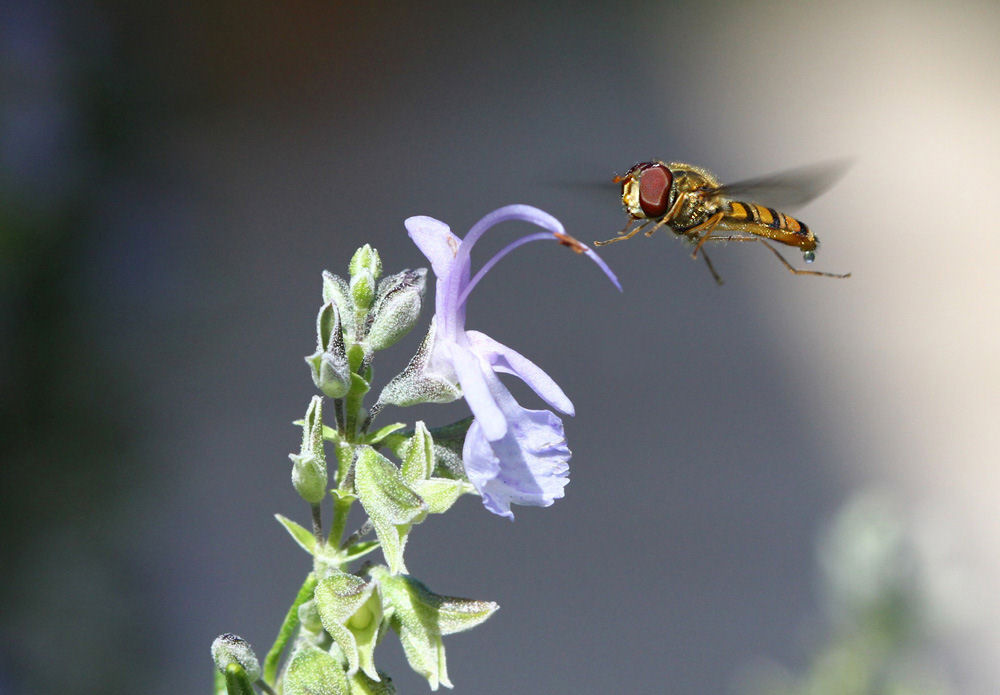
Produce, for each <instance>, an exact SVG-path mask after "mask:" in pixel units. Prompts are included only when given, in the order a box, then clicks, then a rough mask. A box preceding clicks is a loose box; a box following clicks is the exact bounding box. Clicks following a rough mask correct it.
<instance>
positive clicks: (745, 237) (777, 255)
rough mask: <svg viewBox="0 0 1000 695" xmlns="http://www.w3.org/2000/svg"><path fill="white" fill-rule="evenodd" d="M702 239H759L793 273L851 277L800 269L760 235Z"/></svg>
mask: <svg viewBox="0 0 1000 695" xmlns="http://www.w3.org/2000/svg"><path fill="white" fill-rule="evenodd" d="M702 241H703V242H704V241H757V242H760V243H761V244H763V245H764V246H766V247H767V250H768V251H770V252H771V253H773V254H774V257H775V258H777V259H778V260H779V261H781V265H783V266H785V268H786V269H787V270H788V272H790V273H791V274H792V275H816V276H818V277H824V278H837V279H838V280H843V279H844V278H849V277H851V274H850V273H844V274H843V275H839V274H837V273H821V272H820V271H818V270H800V269H799V268H796V267H795V266H793V265H792V264H791V263H789V262H788V261H787V260H785V257H784V256H782V255H781V254H780V253H779V252H778V250H777V249H776V248H774V247H773V246H771V245H770V244H769V243H767V242H766V241H765V240H764V239H761V238H760V237H758V236H742V235H736V234H734V235H731V236H714V237H709V238H702ZM701 255H703V256H704V255H705V252H704V251H702V254H701Z"/></svg>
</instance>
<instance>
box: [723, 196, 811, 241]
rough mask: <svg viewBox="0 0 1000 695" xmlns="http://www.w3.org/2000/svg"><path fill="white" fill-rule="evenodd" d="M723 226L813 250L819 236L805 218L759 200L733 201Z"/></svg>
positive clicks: (730, 202) (730, 203)
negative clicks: (747, 201) (759, 203)
mask: <svg viewBox="0 0 1000 695" xmlns="http://www.w3.org/2000/svg"><path fill="white" fill-rule="evenodd" d="M723 226H726V227H732V228H736V229H741V230H743V231H746V232H749V233H750V234H755V235H757V236H760V237H764V238H766V239H771V240H773V241H777V242H779V243H782V244H788V245H789V246H797V247H798V248H800V249H802V250H803V251H812V250H813V249H815V248H816V236H815V235H814V234H813V233H812V232H811V231H810V230H809V227H808V226H806V223H805V222H801V221H799V220H797V219H795V218H794V217H792V216H791V215H786V214H785V213H783V212H781V211H779V210H775V209H774V208H766V207H764V206H763V205H757V204H756V203H743V202H739V201H736V200H731V201H729V208H728V209H727V210H726V213H725V217H724V218H723Z"/></svg>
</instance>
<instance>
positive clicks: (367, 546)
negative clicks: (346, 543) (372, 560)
mask: <svg viewBox="0 0 1000 695" xmlns="http://www.w3.org/2000/svg"><path fill="white" fill-rule="evenodd" d="M376 548H378V541H364V542H362V543H355V544H354V545H352V546H351V547H350V548H345V549H344V551H343V555H341V557H342V558H343V559H344V562H354V561H355V560H357V559H358V558H362V557H364V556H365V555H367V554H368V553H370V552H372V551H373V550H375V549H376Z"/></svg>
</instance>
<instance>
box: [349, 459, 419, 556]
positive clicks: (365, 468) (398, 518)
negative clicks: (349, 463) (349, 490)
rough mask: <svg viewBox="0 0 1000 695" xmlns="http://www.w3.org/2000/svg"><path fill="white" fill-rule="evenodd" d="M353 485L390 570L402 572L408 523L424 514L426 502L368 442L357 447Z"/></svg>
mask: <svg viewBox="0 0 1000 695" xmlns="http://www.w3.org/2000/svg"><path fill="white" fill-rule="evenodd" d="M354 486H355V488H356V489H357V492H358V497H359V498H360V499H361V504H362V506H363V507H364V508H365V511H366V512H367V513H368V516H369V518H370V519H371V520H372V524H373V525H374V526H375V534H376V535H377V536H378V540H379V543H380V544H381V546H382V554H383V555H384V556H385V561H386V562H387V563H388V564H389V567H390V568H392V571H393V572H405V571H406V566H405V564H404V563H403V548H404V547H405V546H406V536H407V534H408V533H409V531H410V525H411V524H412V523H413V522H414V521H415V520H418V519H420V518H423V516H425V515H426V514H427V505H425V504H424V501H423V500H422V499H420V496H419V495H418V494H416V493H415V492H414V491H413V490H411V489H410V488H409V487H408V486H407V485H406V483H405V481H404V480H403V476H402V474H401V473H400V472H399V469H398V468H396V466H394V465H393V463H392V461H390V460H389V459H387V458H386V457H385V456H382V454H380V453H378V452H377V451H375V450H374V449H372V448H371V447H369V446H363V447H360V450H359V453H358V459H357V462H356V463H355V468H354Z"/></svg>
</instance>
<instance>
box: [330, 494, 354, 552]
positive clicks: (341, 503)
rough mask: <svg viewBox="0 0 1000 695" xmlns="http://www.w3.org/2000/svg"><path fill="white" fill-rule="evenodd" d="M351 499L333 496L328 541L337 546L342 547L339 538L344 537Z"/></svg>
mask: <svg viewBox="0 0 1000 695" xmlns="http://www.w3.org/2000/svg"><path fill="white" fill-rule="evenodd" d="M351 504H353V503H352V502H351V500H345V499H341V498H340V497H337V496H336V495H334V496H333V522H332V525H331V527H330V543H331V544H333V545H335V546H336V547H337V548H343V547H344V546H343V544H342V543H341V542H340V539H341V538H343V537H344V529H345V528H346V527H347V515H348V514H349V513H350V511H351Z"/></svg>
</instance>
